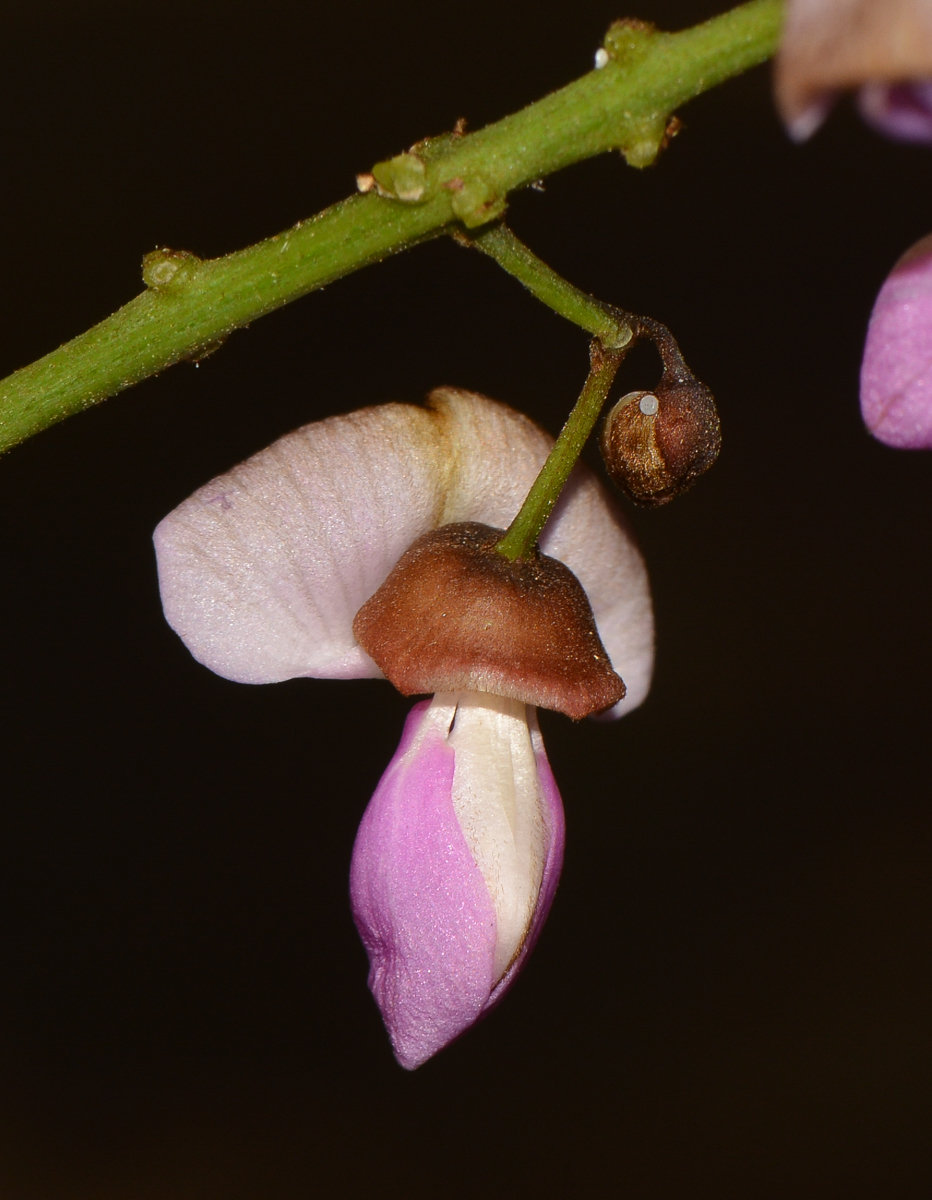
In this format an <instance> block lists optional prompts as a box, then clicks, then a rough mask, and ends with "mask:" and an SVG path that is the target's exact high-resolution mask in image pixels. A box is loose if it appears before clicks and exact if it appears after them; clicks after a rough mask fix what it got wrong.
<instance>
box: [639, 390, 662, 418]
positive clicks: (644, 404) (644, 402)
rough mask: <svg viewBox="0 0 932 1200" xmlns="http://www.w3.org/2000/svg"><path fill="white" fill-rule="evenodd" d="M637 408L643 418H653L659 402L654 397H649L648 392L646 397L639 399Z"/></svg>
mask: <svg viewBox="0 0 932 1200" xmlns="http://www.w3.org/2000/svg"><path fill="white" fill-rule="evenodd" d="M638 408H639V409H640V410H641V412H642V413H643V414H644V416H645V417H653V416H655V415H656V413H657V410H658V409H659V408H660V401H659V400H658V399H657V397H656V396H654V395H651V393H650V392H648V393H647V395H646V396H642V397H641V400H640V403H639V404H638Z"/></svg>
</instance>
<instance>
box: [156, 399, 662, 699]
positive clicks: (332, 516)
mask: <svg viewBox="0 0 932 1200" xmlns="http://www.w3.org/2000/svg"><path fill="white" fill-rule="evenodd" d="M552 444H553V443H552V439H551V438H550V437H549V436H548V435H547V434H545V433H544V432H543V431H542V430H541V429H539V428H538V427H537V426H536V425H535V424H534V423H533V422H532V421H530V420H529V419H528V418H527V417H524V416H522V415H521V414H520V413H517V412H515V411H514V410H513V409H510V408H508V407H507V406H506V405H504V404H498V403H497V402H496V401H494V400H488V399H486V398H485V397H482V396H477V395H474V394H473V393H470V392H464V391H460V390H458V389H455V388H442V389H438V390H437V391H435V392H434V393H432V395H431V397H430V408H428V409H422V408H417V407H415V406H413V405H403V404H388V405H384V406H382V407H380V408H370V409H362V410H360V411H359V412H356V413H350V414H349V415H348V416H342V417H331V418H329V419H327V420H325V421H319V422H317V423H315V424H313V425H306V426H304V428H303V429H299V430H297V431H296V432H295V433H292V434H288V435H287V436H286V437H284V438H281V439H280V440H279V441H278V442H276V443H275V444H274V445H273V446H271V447H269V449H268V450H263V451H262V452H260V453H259V454H257V455H255V456H254V457H253V458H251V459H249V460H247V461H246V462H245V463H243V464H241V465H240V466H239V467H236V468H234V469H233V470H232V471H230V472H229V473H228V474H227V475H222V476H220V477H219V478H218V479H215V480H214V481H213V482H212V483H210V484H208V485H207V486H206V487H203V488H201V489H200V490H199V491H198V492H195V494H194V495H193V496H192V497H191V498H190V499H189V500H186V501H185V502H184V503H183V504H181V505H180V506H179V507H178V508H177V509H175V511H174V512H172V513H170V514H169V516H167V517H166V518H165V520H164V521H162V523H161V524H160V525H159V527H158V529H157V530H156V534H155V543H156V551H157V554H158V560H159V577H160V584H161V589H162V602H163V605H164V608H165V614H166V617H167V618H168V621H169V623H170V624H171V625H172V627H173V628H174V629H175V630H176V632H178V633H179V634H180V635H181V637H182V638H183V639H184V641H185V643H186V644H187V645H188V648H189V649H190V650H191V652H192V653H193V654H194V656H195V658H197V659H198V660H199V661H200V662H203V663H204V664H205V665H207V666H209V667H210V668H211V669H212V670H214V671H216V672H217V673H218V674H221V675H224V676H226V677H227V678H230V679H236V680H238V681H240V682H244V683H270V682H274V681H277V680H281V679H288V678H292V677H294V676H316V677H325V678H344V679H345V678H362V677H366V676H370V677H371V676H378V674H379V672H378V670H377V668H376V667H375V664H374V663H373V662H372V660H371V659H370V658H369V657H368V656H367V655H366V654H365V653H364V652H363V651H362V649H361V648H360V647H359V646H358V645H357V644H356V642H355V640H354V638H353V635H352V622H353V618H354V617H355V615H356V612H357V611H358V609H359V608H360V607H361V606H362V604H363V603H364V602H365V601H366V600H368V598H369V597H370V596H371V595H372V593H373V592H374V591H375V590H376V589H377V588H378V587H379V586H380V585H381V583H382V582H383V581H384V579H385V576H386V575H387V574H388V572H389V570H390V569H391V568H392V566H394V564H395V562H396V561H397V559H398V558H399V557H400V556H401V554H402V553H403V551H404V550H406V549H407V548H408V546H409V545H410V544H411V543H412V542H413V541H414V540H415V539H416V538H417V537H419V536H420V535H421V534H423V533H426V532H427V531H428V530H430V529H433V528H435V527H436V526H438V525H442V524H447V523H450V522H456V521H480V522H482V523H483V524H487V525H493V526H496V527H499V528H505V527H507V525H508V524H509V523H510V522H511V520H512V518H513V517H514V516H515V514H516V513H517V511H518V509H519V507H520V505H521V503H522V501H523V500H524V497H525V495H526V494H527V492H528V490H529V488H530V486H531V484H532V483H533V481H534V479H535V478H536V475H537V472H538V471H539V469H540V467H541V466H542V464H543V462H544V460H545V458H546V456H547V453H548V451H549V449H550V446H551V445H552ZM541 547H542V549H543V550H544V551H545V552H546V553H549V554H552V555H554V556H555V557H557V558H561V559H562V560H563V561H564V562H566V564H567V565H568V566H569V567H570V569H571V570H572V571H573V572H574V573H575V574H576V575H577V577H578V578H579V580H580V582H581V583H582V585H583V587H584V588H585V589H586V591H587V593H588V594H589V598H590V602H591V604H592V607H593V612H594V614H595V618H596V623H597V625H598V627H599V632H600V635H601V637H602V642H603V644H604V646H605V648H606V650H607V651H608V654H609V656H610V658H611V659H612V663H613V665H614V667H615V669H616V671H617V672H618V673H619V674H620V675H621V676H622V678H623V679H624V680H625V682H626V684H627V686H628V696H627V697H626V699H625V700H623V701H622V702H621V704H620V705H619V706H618V707H617V709H616V710H613V713H614V714H615V715H617V714H618V713H619V712H621V711H626V710H627V709H630V708H633V707H634V706H635V705H636V704H638V703H640V701H641V700H642V699H643V697H644V695H645V693H646V690H647V686H648V683H649V679H650V672H651V667H652V661H653V626H652V617H651V608H650V593H649V588H648V582H647V572H646V569H645V567H644V562H643V559H642V558H641V556H640V553H639V552H638V550H637V548H636V546H635V544H634V541H633V539H632V537H631V534H630V532H629V531H628V529H627V526H626V524H625V521H624V519H623V517H622V516H621V514H620V512H619V511H618V509H617V507H616V506H615V504H614V503H613V502H612V500H611V499H610V498H609V497H608V495H607V493H606V491H605V489H604V488H602V487H601V485H600V484H598V483H597V481H596V480H595V478H594V477H593V476H592V474H591V472H589V470H588V468H585V467H582V466H581V467H579V468H577V471H576V473H575V475H574V477H573V479H572V481H571V483H570V485H569V487H568V489H567V495H566V496H565V497H564V498H562V499H561V502H560V504H559V505H558V509H557V511H556V512H555V513H554V516H553V517H552V518H551V521H550V523H549V525H548V527H547V529H546V530H545V532H544V536H543V538H542V541H541Z"/></svg>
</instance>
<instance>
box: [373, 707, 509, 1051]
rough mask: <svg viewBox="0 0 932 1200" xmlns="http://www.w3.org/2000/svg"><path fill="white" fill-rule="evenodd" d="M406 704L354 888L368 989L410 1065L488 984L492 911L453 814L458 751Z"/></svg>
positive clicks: (470, 1009) (463, 1019)
mask: <svg viewBox="0 0 932 1200" xmlns="http://www.w3.org/2000/svg"><path fill="white" fill-rule="evenodd" d="M429 708H430V702H429V701H424V702H422V703H421V704H418V705H416V706H415V707H414V709H413V710H412V711H411V714H410V715H409V717H408V720H407V722H406V724H405V729H404V734H403V736H402V739H401V745H400V746H399V747H398V752H397V753H396V755H395V757H394V758H393V759H392V762H391V763H390V764H389V767H388V769H387V770H386V772H385V774H384V775H383V776H382V779H381V781H380V782H379V786H378V787H377V788H376V791H375V794H374V796H373V797H372V800H371V801H370V803H369V807H368V808H367V809H366V812H365V815H364V816H363V819H362V824H361V825H360V827H359V833H358V835H357V838H356V844H355V846H354V848H353V862H352V867H351V869H350V897H351V900H352V906H353V916H354V918H355V920H356V925H357V928H358V929H359V933H360V936H361V938H362V940H363V943H364V945H365V947H366V950H367V951H368V952H369V960H370V964H371V970H370V972H369V986H370V988H371V989H372V993H373V995H374V996H375V999H376V1002H377V1003H378V1006H379V1008H380V1009H381V1012H382V1016H383V1018H384V1020H385V1024H386V1026H387V1028H388V1032H389V1035H390V1036H391V1039H392V1045H393V1046H394V1049H395V1056H396V1058H397V1059H398V1061H399V1062H400V1063H401V1065H402V1066H403V1067H406V1068H408V1070H413V1069H414V1068H415V1067H418V1066H420V1065H421V1064H422V1063H423V1062H425V1061H426V1060H427V1059H428V1058H430V1057H431V1055H433V1054H436V1053H437V1051H438V1050H440V1049H441V1048H442V1047H443V1046H445V1045H446V1044H447V1043H448V1042H450V1041H452V1040H453V1039H454V1038H455V1037H457V1036H458V1035H459V1034H461V1033H462V1032H463V1031H464V1030H465V1029H467V1028H468V1027H469V1026H470V1025H471V1024H473V1022H474V1021H475V1020H476V1018H477V1017H478V1016H479V1014H480V1013H481V1011H482V1009H483V1007H484V1005H485V1004H486V1002H487V1000H488V998H489V993H490V991H491V989H492V984H493V978H492V964H493V957H494V952H495V936H496V923H495V910H494V908H493V905H492V900H491V898H490V896H489V893H488V891H487V889H486V886H485V882H484V880H483V878H482V874H481V872H480V871H479V868H478V867H477V866H476V864H475V862H474V861H473V858H472V856H471V855H470V853H469V849H468V847H467V845H466V840H465V838H464V837H463V833H462V830H461V829H460V826H459V823H458V822H457V819H456V814H455V813H454V811H453V803H452V789H453V765H454V753H453V750H452V749H451V748H450V747H449V746H447V745H446V743H445V740H444V731H443V730H442V729H438V728H437V727H436V726H430V725H426V723H425V721H424V717H425V715H426V713H427V711H428V709H429Z"/></svg>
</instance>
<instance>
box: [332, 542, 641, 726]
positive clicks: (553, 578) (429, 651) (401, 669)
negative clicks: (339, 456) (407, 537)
mask: <svg viewBox="0 0 932 1200" xmlns="http://www.w3.org/2000/svg"><path fill="white" fill-rule="evenodd" d="M502 536H503V531H502V530H500V529H493V528H492V527H491V526H489V525H479V524H477V523H476V522H472V521H468V522H464V523H462V524H456V525H444V526H442V527H441V528H440V529H435V530H433V531H432V532H430V533H426V534H424V536H423V537H420V538H418V540H417V541H416V542H415V543H414V544H413V545H412V546H411V547H410V548H409V549H408V550H407V551H406V552H405V553H404V554H403V555H402V556H401V558H400V559H399V560H398V562H397V563H396V564H395V566H394V568H393V569H392V571H391V573H390V574H389V576H388V578H387V579H386V580H385V582H384V583H383V584H382V586H381V587H380V588H379V590H378V591H377V592H376V593H375V595H373V596H372V597H370V599H369V600H367V601H366V603H365V604H364V605H363V606H362V608H361V609H360V610H359V612H358V613H357V614H356V619H355V621H354V622H353V633H354V634H355V636H356V640H357V641H358V642H359V644H360V645H361V646H362V648H363V649H364V650H365V651H366V653H367V654H368V655H369V656H370V657H371V658H373V659H374V660H375V662H376V663H377V664H378V666H379V668H380V670H381V671H382V672H383V674H384V675H385V676H386V677H387V678H388V679H389V680H391V682H392V683H393V684H394V685H395V687H396V688H398V690H399V691H400V692H401V693H402V694H403V695H405V696H413V695H418V694H421V693H427V692H458V691H471V692H491V693H492V694H494V695H497V696H507V697H509V698H511V699H513V700H521V701H524V703H526V704H536V705H539V706H540V707H542V708H552V709H556V710H557V712H562V713H565V714H566V715H567V716H568V717H573V718H574V719H576V720H578V719H580V718H581V717H585V716H588V715H589V714H590V713H593V712H601V711H603V710H604V709H606V708H610V707H611V706H612V705H613V704H617V702H618V701H619V700H621V699H622V698H623V696H624V694H625V685H624V683H623V682H622V681H621V679H620V677H619V676H618V675H616V674H615V672H614V670H613V669H612V664H611V660H610V659H609V657H608V655H607V654H606V652H605V648H604V646H603V645H602V642H601V639H600V638H599V634H598V630H597V629H596V626H595V619H594V618H593V615H592V609H591V608H590V606H589V600H588V598H587V596H586V593H585V591H584V590H583V588H582V585H581V584H580V582H579V580H578V579H577V578H576V576H575V575H574V574H573V572H572V571H571V570H570V569H569V567H567V566H565V565H564V564H563V563H561V562H559V561H558V560H557V559H555V558H549V557H548V556H547V555H545V554H541V553H540V552H539V551H535V553H534V556H533V557H532V558H529V559H519V560H517V561H511V560H509V559H507V558H505V557H504V556H503V555H501V554H499V553H498V551H497V550H496V549H495V547H496V545H497V543H498V542H499V541H500V540H501V538H502Z"/></svg>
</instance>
